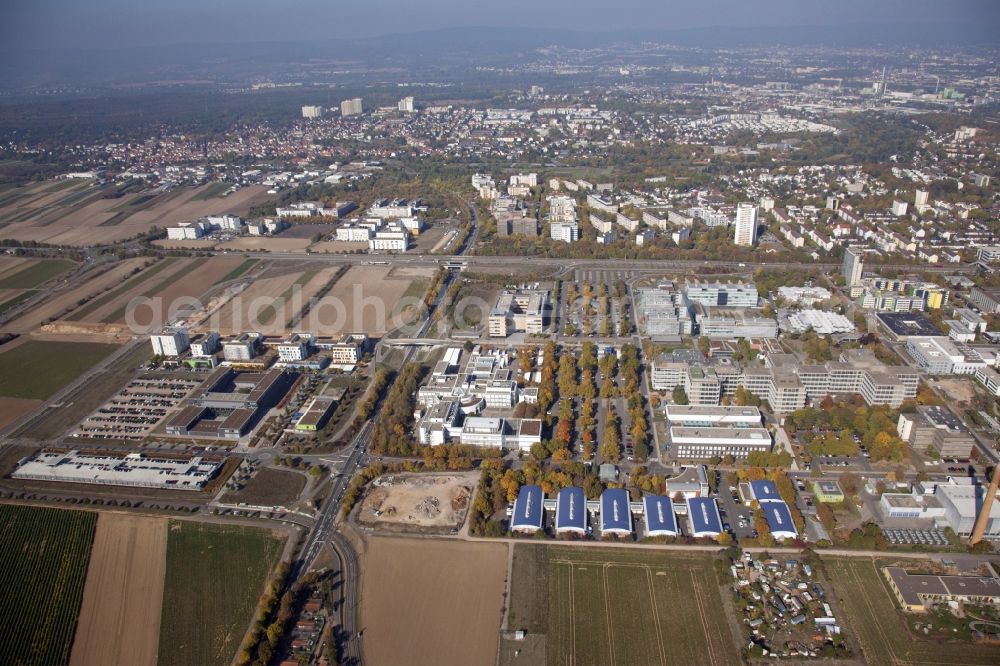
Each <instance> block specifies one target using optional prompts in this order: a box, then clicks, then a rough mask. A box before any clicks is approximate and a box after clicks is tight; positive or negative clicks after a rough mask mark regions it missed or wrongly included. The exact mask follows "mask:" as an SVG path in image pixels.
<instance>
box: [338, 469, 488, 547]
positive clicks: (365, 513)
mask: <svg viewBox="0 0 1000 666" xmlns="http://www.w3.org/2000/svg"><path fill="white" fill-rule="evenodd" d="M475 483H476V479H475V474H390V475H386V476H382V477H379V478H378V479H375V481H373V482H372V484H371V488H370V489H369V491H368V493H367V494H366V495H365V498H364V500H363V501H362V503H361V507H360V508H359V510H358V513H357V520H358V522H359V523H360V524H362V525H364V526H366V527H377V528H379V529H384V530H386V531H390V532H419V533H425V534H426V533H430V534H442V533H447V532H453V531H456V530H458V529H459V528H460V527H461V526H462V525H463V524H464V523H465V517H466V515H467V514H468V511H469V504H470V503H471V500H472V491H473V488H475Z"/></svg>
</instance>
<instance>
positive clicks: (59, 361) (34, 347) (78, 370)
mask: <svg viewBox="0 0 1000 666" xmlns="http://www.w3.org/2000/svg"><path fill="white" fill-rule="evenodd" d="M116 349H118V346H117V345H106V344H101V343H97V342H51V341H47V340H28V341H27V342H25V343H24V344H22V345H18V346H16V347H14V348H13V349H11V350H10V351H6V352H3V353H2V354H0V396H3V397H5V398H31V399H34V400H46V399H48V398H49V397H51V396H52V394H54V393H55V392H56V391H58V390H59V389H61V388H62V387H63V386H65V385H66V384H68V383H69V382H71V381H73V380H74V379H76V378H77V377H79V376H80V375H82V374H83V373H84V372H86V371H87V370H89V369H90V368H92V367H94V366H95V365H97V363H99V362H100V361H102V360H103V359H105V358H107V357H108V356H109V355H110V354H111V353H112V352H114V351H115V350H116Z"/></svg>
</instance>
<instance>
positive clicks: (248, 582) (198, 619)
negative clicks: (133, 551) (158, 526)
mask: <svg viewBox="0 0 1000 666" xmlns="http://www.w3.org/2000/svg"><path fill="white" fill-rule="evenodd" d="M282 545H283V540H282V539H281V538H279V537H276V536H274V535H273V534H271V533H270V532H268V531H267V530H263V529H256V528H251V527H238V526H230V525H215V524H210V523H192V522H188V521H171V523H170V535H169V536H168V538H167V573H166V580H165V582H164V589H163V616H162V618H161V620H160V649H159V655H158V659H157V662H158V664H159V665H160V666H174V665H176V666H188V665H189V664H200V665H202V666H210V665H211V664H218V665H219V666H228V664H230V663H231V662H232V661H233V657H235V655H236V651H237V650H238V649H239V646H240V643H241V641H242V640H243V635H244V634H245V633H246V631H247V629H248V627H249V624H250V620H251V619H253V613H254V609H255V608H256V606H257V602H258V600H259V598H260V595H261V594H262V593H263V591H264V583H265V581H266V580H267V577H268V575H269V574H270V573H271V571H272V570H273V568H274V566H275V564H276V563H277V561H278V557H279V556H280V555H281V548H282Z"/></svg>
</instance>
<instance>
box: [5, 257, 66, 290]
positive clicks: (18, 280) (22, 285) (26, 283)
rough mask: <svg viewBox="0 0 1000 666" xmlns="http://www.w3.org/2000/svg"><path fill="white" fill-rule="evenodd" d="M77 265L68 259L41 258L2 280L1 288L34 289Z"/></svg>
mask: <svg viewBox="0 0 1000 666" xmlns="http://www.w3.org/2000/svg"><path fill="white" fill-rule="evenodd" d="M75 265H76V264H74V263H73V262H72V261H68V260H66V259H40V260H38V261H35V262H33V263H32V264H31V265H29V266H28V267H27V268H22V269H21V270H19V271H18V272H17V273H14V274H13V275H9V276H7V277H6V278H4V279H3V280H0V289H34V288H35V287H37V286H38V285H40V284H42V283H44V282H48V281H49V280H51V279H52V278H54V277H55V276H57V275H60V274H62V273H65V272H66V271H68V270H69V269H71V268H73V266H75Z"/></svg>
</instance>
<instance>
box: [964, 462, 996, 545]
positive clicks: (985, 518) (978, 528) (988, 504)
mask: <svg viewBox="0 0 1000 666" xmlns="http://www.w3.org/2000/svg"><path fill="white" fill-rule="evenodd" d="M997 486H1000V465H997V466H996V467H994V468H993V480H992V481H991V482H990V487H989V490H987V491H986V496H985V497H983V506H982V508H981V509H979V516H977V517H976V524H975V526H974V527H973V528H972V535H971V536H970V537H969V545H970V546H975V545H976V544H977V543H979V542H980V541H982V540H983V534H985V533H986V525H987V523H989V522H990V509H992V508H993V500H995V499H996V496H997Z"/></svg>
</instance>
